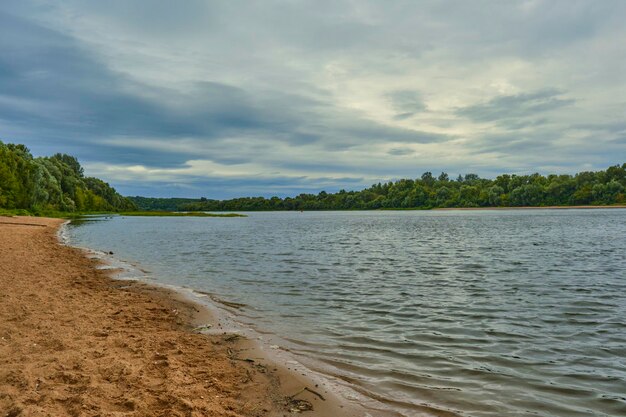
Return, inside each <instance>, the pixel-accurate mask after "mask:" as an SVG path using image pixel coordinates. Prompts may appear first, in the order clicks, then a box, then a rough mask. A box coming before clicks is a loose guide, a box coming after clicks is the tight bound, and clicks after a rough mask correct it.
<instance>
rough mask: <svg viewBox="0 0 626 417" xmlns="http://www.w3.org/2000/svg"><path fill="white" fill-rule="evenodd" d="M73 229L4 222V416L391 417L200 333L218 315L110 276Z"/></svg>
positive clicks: (236, 341) (0, 382)
mask: <svg viewBox="0 0 626 417" xmlns="http://www.w3.org/2000/svg"><path fill="white" fill-rule="evenodd" d="M61 224H62V220H58V219H44V218H32V217H12V218H9V217H0V416H3V417H4V416H7V417H16V416H55V417H57V416H146V417H147V416H151V417H155V416H168V417H169V416H174V417H176V416H192V417H195V416H229V417H237V416H291V415H304V416H310V417H314V416H335V417H342V416H365V415H373V416H374V415H383V414H382V413H380V412H376V411H373V412H372V410H369V411H366V410H365V409H363V408H361V407H360V406H358V404H354V403H347V402H346V401H345V400H342V399H340V398H339V397H337V396H336V395H334V393H333V392H329V391H328V390H327V389H325V387H324V386H315V385H312V384H313V382H311V380H309V379H307V377H306V376H303V375H298V374H294V373H293V372H290V371H289V370H288V369H286V367H285V366H281V365H280V364H277V363H273V362H272V361H271V360H269V359H268V358H263V357H258V352H254V351H253V350H251V349H253V347H251V341H249V340H245V339H242V338H237V337H232V334H212V335H206V334H200V333H198V332H197V331H194V329H195V328H196V326H197V325H198V323H207V321H208V320H210V319H211V318H210V317H207V316H206V315H207V314H208V313H207V311H206V310H203V309H201V308H199V306H197V305H195V304H193V303H191V302H189V301H187V300H184V299H183V298H182V297H181V296H179V295H177V294H176V293H174V292H172V291H169V290H166V289H162V288H157V287H152V286H149V285H146V284H143V283H140V282H135V281H119V280H114V279H112V278H110V277H109V276H108V275H107V272H106V271H105V270H101V269H96V267H97V266H98V262H99V261H97V260H94V259H90V258H88V257H87V256H86V255H85V252H83V251H81V250H79V249H76V248H71V247H68V246H64V245H61V244H59V241H58V239H57V234H56V233H57V230H58V227H59V226H60V225H61ZM196 330H197V329H196ZM251 357H253V358H254V359H250V358H251ZM305 387H306V389H304V388H305ZM294 394H296V395H294ZM307 404H309V405H311V406H312V407H313V411H304V412H302V413H299V412H298V410H297V409H298V408H301V409H306V408H307V407H308V406H307ZM385 415H386V414H385Z"/></svg>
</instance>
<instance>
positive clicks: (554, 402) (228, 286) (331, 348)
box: [69, 209, 626, 417]
mask: <svg viewBox="0 0 626 417" xmlns="http://www.w3.org/2000/svg"><path fill="white" fill-rule="evenodd" d="M248 216H249V217H247V218H193V217H178V218H176V217H171V218H157V217H113V218H110V219H107V220H104V219H94V220H97V221H88V222H84V223H77V224H75V225H73V226H70V228H69V237H70V242H71V243H72V244H75V245H79V246H86V247H90V248H92V249H96V250H103V251H113V252H115V254H116V256H117V257H119V258H121V259H124V260H126V261H130V262H134V263H138V264H139V265H141V266H142V268H145V269H147V270H149V276H150V278H151V279H154V280H156V281H158V282H161V283H166V284H172V285H176V286H182V287H189V288H193V289H196V290H201V291H205V292H209V293H212V294H215V295H216V296H217V297H219V298H220V299H223V300H228V301H230V302H236V303H241V304H244V305H245V307H243V308H241V309H236V310H232V312H233V314H235V315H236V316H237V319H238V320H240V321H241V322H242V323H245V324H246V325H249V326H252V327H254V328H255V329H258V330H259V331H260V332H262V333H264V334H268V333H269V334H273V335H276V337H277V338H278V340H280V343H281V344H282V345H284V346H285V347H287V348H289V349H290V350H291V351H292V352H294V354H295V355H296V356H297V357H299V358H301V359H302V361H303V362H305V363H307V364H309V366H312V367H314V368H316V369H318V370H322V371H323V372H325V373H328V374H332V375H335V376H339V377H340V378H342V379H343V380H346V381H350V383H352V384H354V385H355V386H356V387H357V388H358V390H360V391H361V392H364V393H366V394H368V395H370V396H372V397H374V398H382V399H384V400H385V401H386V402H387V403H388V404H390V405H391V406H392V407H393V408H395V409H396V410H398V411H401V412H402V413H403V414H404V415H406V416H416V415H423V414H422V413H423V412H424V410H430V411H432V414H433V415H436V414H437V412H438V410H445V411H450V412H452V413H453V414H456V415H459V416H474V417H486V416H545V417H548V416H550V417H561V416H562V417H576V416H581V417H582V416H584V417H589V416H626V210H620V209H613V210H532V211H531V210H528V211H526V210H511V211H506V210H505V211H366V212H305V213H299V212H262V213H248Z"/></svg>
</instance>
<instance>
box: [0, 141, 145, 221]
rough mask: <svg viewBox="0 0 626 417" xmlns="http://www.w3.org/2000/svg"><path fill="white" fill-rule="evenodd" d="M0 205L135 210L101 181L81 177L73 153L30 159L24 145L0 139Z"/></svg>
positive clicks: (32, 209) (36, 208)
mask: <svg viewBox="0 0 626 417" xmlns="http://www.w3.org/2000/svg"><path fill="white" fill-rule="evenodd" d="M0 208H1V209H10V210H15V209H24V210H28V211H30V212H46V211H62V212H87V211H124V210H135V209H136V206H135V204H134V203H133V202H132V201H131V200H129V199H128V198H126V197H123V196H121V195H120V194H118V193H117V192H116V191H115V189H114V188H113V187H111V186H110V185H109V184H107V183H105V182H104V181H102V180H99V179H98V178H92V177H85V176H84V173H83V168H82V167H81V166H80V163H79V162H78V160H77V159H76V158H75V157H73V156H70V155H65V154H60V153H58V154H56V155H53V156H49V157H40V158H33V156H32V155H31V153H30V151H29V149H28V148H27V147H26V146H24V145H16V144H11V143H8V144H4V143H3V142H2V141H0Z"/></svg>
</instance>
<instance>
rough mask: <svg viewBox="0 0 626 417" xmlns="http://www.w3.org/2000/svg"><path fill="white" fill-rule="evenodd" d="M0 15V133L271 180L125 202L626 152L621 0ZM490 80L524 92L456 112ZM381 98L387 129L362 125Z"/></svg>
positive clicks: (22, 10)
mask: <svg viewBox="0 0 626 417" xmlns="http://www.w3.org/2000/svg"><path fill="white" fill-rule="evenodd" d="M2 10H3V11H2V12H0V27H1V28H2V36H0V137H2V139H3V140H5V141H7V140H10V141H16V142H25V143H26V144H27V145H28V146H30V147H31V148H32V149H33V151H34V152H35V153H38V154H44V153H53V152H59V151H60V152H69V153H74V154H76V155H77V156H78V157H79V158H80V159H81V160H82V161H84V162H88V163H89V162H92V163H97V162H100V163H105V164H109V165H115V164H120V165H144V166H148V167H154V168H159V167H164V168H176V167H184V166H186V165H185V164H186V163H187V162H188V161H189V160H192V159H207V160H211V161H214V162H216V163H220V164H223V165H234V164H245V163H251V164H256V165H263V166H264V168H265V169H266V172H272V173H277V174H273V175H275V177H276V179H275V180H274V179H271V178H251V179H249V180H244V179H241V180H237V181H238V182H237V181H234V180H231V179H220V178H207V177H202V176H198V177H195V176H188V177H185V178H184V179H183V178H178V179H177V180H176V181H178V182H179V183H180V184H179V185H176V184H177V183H176V182H162V183H161V184H160V185H159V187H154V188H145V187H148V186H147V185H142V184H136V183H133V182H132V181H129V182H124V183H123V184H122V185H121V186H122V187H123V188H122V189H123V190H127V192H129V193H130V192H131V190H135V189H143V190H145V193H147V194H153V195H156V194H165V195H167V194H170V191H171V193H172V194H175V193H181V194H180V195H207V196H210V195H214V196H219V195H226V194H229V195H231V196H234V195H246V194H250V193H252V192H254V193H257V192H258V193H259V194H265V193H266V192H267V193H272V192H278V191H279V190H282V191H281V192H284V193H286V194H289V193H297V192H299V191H307V190H314V189H315V187H316V186H321V185H322V184H331V185H332V187H335V188H336V189H339V188H345V187H356V188H358V187H360V186H361V185H368V184H362V183H361V182H360V181H361V180H362V178H366V177H367V178H370V179H371V176H372V175H374V176H377V177H380V179H381V180H384V179H389V178H401V177H407V176H408V177H411V176H414V175H416V174H415V173H414V171H415V169H416V168H415V164H416V162H415V161H419V162H420V163H422V164H425V165H428V166H423V167H420V168H419V171H420V172H422V171H425V170H431V171H433V172H435V171H437V172H439V171H441V170H442V169H444V170H446V171H448V172H455V171H456V172H462V173H464V172H470V171H475V172H478V173H479V174H481V175H488V174H492V173H501V172H506V171H507V170H516V169H526V168H528V167H532V166H536V167H548V166H549V167H564V169H565V168H568V167H573V166H575V164H574V163H573V162H572V160H573V159H576V158H577V159H578V160H581V159H590V160H593V161H594V163H597V164H598V165H600V167H601V163H602V161H605V162H606V164H607V165H608V164H613V163H616V162H617V161H615V158H622V159H623V158H624V155H625V154H626V152H625V149H624V146H625V145H626V144H625V143H624V139H623V138H624V134H623V133H624V131H625V130H626V127H625V125H624V124H623V122H622V121H621V116H622V115H623V114H624V113H625V112H624V109H625V108H624V106H625V105H626V104H625V103H623V102H620V101H619V100H620V97H623V93H624V92H625V91H624V89H623V85H626V80H625V79H624V75H623V71H621V68H623V65H624V56H626V55H624V46H623V43H622V44H619V42H616V40H619V39H622V38H623V37H624V36H625V35H626V31H625V30H624V26H623V22H622V16H623V15H624V13H626V3H625V2H622V1H614V0H606V1H603V2H591V1H576V0H567V1H565V0H553V1H550V2H542V1H537V2H500V1H484V2H481V3H478V4H477V3H472V2H466V1H460V0H459V1H443V2H442V1H439V0H437V1H435V0H426V1H423V2H420V3H419V4H415V3H411V2H393V3H381V2H372V1H360V2H352V1H330V0H325V1H319V2H310V3H307V2H283V1H276V2H275V1H272V0H268V1H267V2H262V3H254V2H251V3H247V4H246V5H245V7H242V5H241V4H238V3H236V2H227V1H224V2H207V1H204V0H202V1H201V0H189V1H185V2H183V3H174V2H170V1H166V0H155V1H152V0H150V1H148V0H137V1H133V2H128V1H123V0H112V1H107V2H85V1H82V0H67V1H64V2H57V3H43V2H39V1H34V0H33V1H31V0H19V1H18V0H6V1H4V2H3V5H2ZM596 45H602V47H596ZM557 51H558V53H556V52H557ZM581 54H582V55H584V57H583V56H581ZM544 64H545V65H544ZM518 65H519V66H521V67H522V68H529V69H530V70H531V71H533V72H532V73H531V74H524V76H519V74H515V71H516V70H515V68H517V66H518ZM500 66H502V68H504V69H506V71H509V68H513V69H512V70H511V71H512V73H509V72H505V71H500V72H498V70H497V69H498V68H500ZM535 69H540V70H536V71H535ZM482 71H485V72H486V73H487V78H489V77H494V79H493V80H491V79H490V78H489V79H487V80H486V81H485V80H484V79H482V78H481V75H482ZM489 71H492V72H489ZM550 71H553V73H552V74H550ZM565 72H566V73H567V74H566V76H561V75H562V74H564V73H565ZM555 73H556V74H558V75H559V76H558V77H556V78H555V76H554V74H555ZM465 77H467V80H466V79H465ZM500 78H502V79H503V80H500ZM353 81H358V82H356V83H354V85H352V82H353ZM475 81H479V82H480V83H482V84H480V85H479V86H477V85H475V84H473V83H474V82H475ZM491 81H494V82H499V81H503V82H505V84H510V85H512V86H514V87H515V88H518V89H520V90H521V91H525V93H522V94H518V95H502V96H499V97H496V98H493V99H490V100H489V99H486V100H483V101H480V100H479V101H478V102H475V103H472V102H468V101H466V98H467V97H476V96H477V95H478V96H480V95H481V94H482V95H483V97H488V96H489V94H493V93H492V90H489V91H484V92H483V91H482V90H480V89H484V88H485V86H486V85H489V82H491ZM368 83H371V86H372V90H371V91H369V90H367V89H368V88H369V87H368ZM546 86H554V87H552V88H546ZM363 89H364V90H365V91H359V90H363ZM420 90H421V91H423V93H422V92H421V91H420ZM477 90H480V91H479V92H478V93H476V91H477ZM381 91H382V92H383V93H382V96H381ZM385 91H387V92H388V93H387V94H386V95H385V93H384V92H385ZM355 92H356V93H355ZM468 92H470V94H466V93H468ZM360 93H364V94H360ZM457 93H458V94H457ZM483 93H484V94H483ZM351 94H353V96H351ZM422 94H423V96H422ZM374 97H375V98H376V99H377V100H378V101H376V102H374V103H363V102H362V101H363V100H374ZM423 97H428V102H429V105H430V107H429V108H427V106H426V104H425V102H424V99H423ZM450 103H464V104H463V107H460V108H457V109H456V111H455V110H450V107H449V106H451V104H450ZM384 106H387V109H388V108H391V109H392V110H393V112H394V114H393V115H392V116H391V117H390V118H389V117H388V116H385V115H384V114H383V115H380V114H374V113H375V112H376V109H377V108H382V107H384ZM446 106H447V107H446ZM441 108H443V110H441ZM363 109H366V110H367V111H364V110H363ZM605 109H610V111H605ZM368 111H369V113H368ZM385 113H386V112H385ZM581 115H584V117H585V118H584V119H583V118H581ZM385 118H389V119H390V120H386V119H385ZM582 120H585V123H584V124H583V123H581V121H582ZM398 121H402V123H396V122H398ZM468 121H470V122H475V123H468ZM484 122H489V123H490V126H489V130H483V129H485V127H484V126H482V125H480V124H477V123H484ZM422 123H424V124H423V125H422ZM406 126H411V127H410V128H409V127H406ZM586 130H588V131H589V132H591V133H590V134H589V137H590V139H589V140H588V141H587V142H586V141H583V140H580V141H577V142H576V143H575V145H572V146H568V139H567V138H568V137H576V138H578V137H580V135H581V134H587V132H584V131H586ZM433 131H436V132H438V133H432V132H433ZM11 135H13V136H12V137H11ZM460 138H462V139H464V140H455V139H460ZM572 143H574V142H572ZM386 144H393V145H392V146H390V147H391V148H392V149H391V150H390V151H388V152H385V153H383V154H382V155H378V154H376V152H377V150H378V149H389V146H379V145H386ZM403 144H406V145H408V144H411V145H414V146H413V147H415V148H419V149H420V151H419V152H415V154H413V153H412V151H411V150H410V149H409V147H408V146H403ZM431 151H432V152H433V154H432V155H431V154H429V153H428V152H431ZM383 152H384V151H383ZM493 154H496V155H498V158H499V159H498V160H496V159H495V158H494V157H492V155H493ZM394 156H406V157H405V158H393V157H394ZM414 160H415V161H414ZM390 161H393V162H390ZM283 169H289V170H291V171H292V172H298V170H302V171H303V172H304V170H306V171H307V172H308V173H309V174H310V173H311V172H313V173H315V175H314V176H311V177H307V176H302V177H300V176H298V175H297V174H296V175H293V176H289V177H287V176H284V175H282V174H280V172H281V170H283ZM328 172H333V173H335V175H338V176H341V178H329V175H328V174H327V173H328ZM250 175H251V176H254V175H255V173H251V174H250ZM307 175H308V174H307ZM313 177H315V178H313ZM105 179H106V178H105ZM272 181H275V182H272ZM362 181H366V182H369V180H362ZM142 187H144V188H142ZM150 187H152V186H150ZM324 187H326V185H324ZM202 190H206V192H202ZM329 190H330V189H329ZM189 193H191V194H189ZM209 194H210V195H209Z"/></svg>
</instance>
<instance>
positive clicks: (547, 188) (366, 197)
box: [130, 164, 626, 211]
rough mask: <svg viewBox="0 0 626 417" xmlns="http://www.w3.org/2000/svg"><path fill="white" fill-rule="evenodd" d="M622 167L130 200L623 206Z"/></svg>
mask: <svg viewBox="0 0 626 417" xmlns="http://www.w3.org/2000/svg"><path fill="white" fill-rule="evenodd" d="M625 192H626V164H623V165H621V166H619V165H615V166H612V167H610V168H608V169H607V170H606V171H598V172H580V173H578V174H576V175H574V176H572V175H548V176H547V177H546V176H542V175H539V174H532V175H508V174H506V175H500V176H499V177H497V178H496V179H493V180H491V179H484V178H480V177H479V176H478V175H475V174H467V175H465V176H461V175H459V177H458V178H456V179H450V178H449V177H448V174H446V173H445V172H444V173H441V174H440V175H439V176H437V177H435V176H433V175H432V173H430V172H425V173H424V174H422V176H421V177H420V178H418V179H403V180H398V181H395V182H387V183H384V184H381V183H378V184H374V185H372V186H371V187H369V188H366V189H365V190H362V191H344V190H341V191H339V192H338V193H327V192H325V191H322V192H320V193H319V194H317V195H315V194H300V195H299V196H297V197H293V198H292V197H287V198H279V197H272V198H269V199H268V198H264V197H244V198H235V199H232V200H210V199H206V198H202V199H195V200H194V199H169V198H144V197H130V198H131V200H133V201H134V202H135V204H137V206H138V207H139V208H140V209H142V210H183V211H258V210H351V209H356V210H371V209H431V208H447V207H523V206H568V205H603V204H607V205H611V204H625V203H626V194H625Z"/></svg>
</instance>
